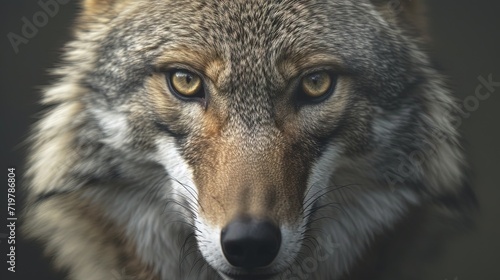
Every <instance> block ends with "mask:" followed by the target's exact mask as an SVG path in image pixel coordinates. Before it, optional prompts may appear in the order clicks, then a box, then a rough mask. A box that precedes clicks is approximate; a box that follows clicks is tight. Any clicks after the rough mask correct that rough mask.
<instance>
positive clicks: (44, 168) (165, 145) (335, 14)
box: [27, 0, 464, 279]
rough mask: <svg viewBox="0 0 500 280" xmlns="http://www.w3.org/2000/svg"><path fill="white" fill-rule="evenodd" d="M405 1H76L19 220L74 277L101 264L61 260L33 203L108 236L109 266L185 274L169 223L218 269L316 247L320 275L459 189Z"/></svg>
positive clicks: (100, 273)
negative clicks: (101, 224)
mask: <svg viewBox="0 0 500 280" xmlns="http://www.w3.org/2000/svg"><path fill="white" fill-rule="evenodd" d="M415 2H416V1H412V2H411V4H410V3H406V1H404V3H401V7H399V8H398V9H395V8H394V5H392V4H393V3H392V2H391V1H348V0H332V1H298V0H291V1H273V2H268V1H190V2H186V3H178V2H175V1H167V0H157V1H153V0H150V1H146V0H144V1H126V0H116V1H111V0H107V1H106V0H87V1H84V2H83V12H82V15H81V17H80V19H79V21H78V24H77V27H76V32H75V40H74V41H73V42H72V43H70V44H69V45H68V52H67V53H68V54H67V58H66V60H65V62H66V64H65V65H64V66H63V67H61V69H62V70H59V71H57V74H60V75H62V79H61V81H60V82H59V83H58V84H56V85H55V86H54V87H53V88H51V89H50V90H49V91H48V92H47V94H46V95H45V102H46V103H50V104H56V107H55V109H53V110H52V111H51V112H49V113H48V115H47V117H46V118H45V119H44V120H42V121H41V123H40V124H39V126H38V130H37V132H36V133H35V137H34V139H35V145H34V148H33V152H32V157H31V172H30V176H31V179H32V187H31V189H30V192H31V194H32V197H33V206H32V207H31V209H32V210H31V212H29V213H32V214H30V215H33V216H35V217H37V218H38V220H37V221H34V219H35V218H33V221H32V222H31V223H32V225H30V226H29V230H27V231H29V232H30V234H31V235H32V236H36V237H38V238H41V239H44V240H48V241H47V242H48V243H49V245H48V248H49V250H53V251H55V252H56V253H58V252H59V253H58V256H60V257H59V258H57V259H56V262H58V263H59V265H61V266H65V267H69V268H70V271H72V272H71V273H72V274H71V275H72V277H73V278H75V279H76V278H82V279H83V278H85V279H90V278H89V276H88V275H89V274H88V273H89V272H88V271H90V270H92V268H93V269H94V270H93V272H92V273H93V274H92V275H94V276H93V277H94V278H95V279H101V278H100V277H103V279H106V278H105V277H106V275H108V274H107V273H109V272H108V267H107V266H104V265H103V264H102V263H101V264H95V263H91V264H88V265H87V267H86V266H85V265H82V264H79V266H77V265H74V264H73V262H72V261H71V258H67V257H66V258H63V257H62V256H68V255H69V256H71V255H72V253H71V252H67V253H66V255H65V254H62V253H60V251H61V250H62V249H61V248H60V247H61V246H62V245H61V246H60V244H62V243H65V242H66V243H67V242H68V241H67V239H65V238H66V237H65V236H64V234H63V233H61V234H60V236H59V235H58V236H57V237H53V236H52V237H49V236H48V234H47V233H46V232H47V231H49V229H50V224H51V223H55V221H53V218H52V217H51V216H50V215H51V214H47V213H42V211H41V210H40V209H39V208H42V207H49V209H50V208H51V207H52V208H57V209H61V207H64V206H56V205H54V204H49V205H52V206H47V203H50V201H51V200H53V199H56V200H57V199H61V200H65V201H68V200H71V199H73V200H77V201H79V205H81V206H79V207H77V208H78V209H79V210H74V209H73V210H72V211H77V213H76V214H75V215H77V216H79V217H85V218H84V220H85V223H86V225H88V227H90V228H93V227H97V226H96V225H95V224H96V223H95V222H92V221H91V217H89V213H90V212H89V210H88V208H92V209H99V214H98V216H99V220H104V221H106V223H107V224H110V225H111V226H112V227H113V228H115V229H116V231H117V232H119V235H120V236H121V238H122V239H121V240H123V244H128V245H127V246H129V248H130V250H127V251H126V252H124V251H123V250H120V249H116V248H115V249H113V250H112V251H113V253H109V256H108V255H107V256H108V257H107V258H109V262H108V263H109V271H111V270H112V269H113V268H114V267H121V266H122V267H126V268H127V269H130V270H132V268H130V267H129V263H130V262H127V264H124V263H123V262H119V261H117V259H119V256H122V255H124V254H125V255H127V256H129V258H133V259H134V260H136V261H135V263H139V265H136V266H135V267H137V266H139V267H141V266H143V267H148V269H146V270H147V271H148V275H153V276H151V277H158V278H160V279H172V277H174V278H177V277H179V278H181V277H182V279H184V278H188V277H189V276H186V275H184V276H179V275H181V272H182V271H179V270H183V269H182V268H181V265H178V264H179V262H180V260H179V251H182V250H183V249H182V248H180V245H178V244H177V243H176V242H175V241H174V240H173V239H174V238H176V237H177V236H179V234H181V235H183V236H189V235H191V236H194V241H193V240H191V241H188V238H186V242H194V244H195V246H196V248H197V250H199V253H200V255H201V257H202V262H203V263H206V264H208V265H209V267H210V268H209V270H213V271H215V272H217V274H218V275H220V276H221V277H223V278H224V279H271V278H273V277H277V278H278V277H285V279H291V278H293V275H290V274H289V275H288V276H286V275H287V273H291V269H290V268H291V267H293V266H294V265H298V264H299V263H300V262H301V260H304V258H305V257H308V256H311V257H316V258H317V256H314V252H315V250H314V249H312V248H316V247H318V246H319V247H321V246H325V247H327V248H328V250H327V251H328V254H322V257H321V259H322V261H321V263H319V265H318V266H317V267H316V268H315V269H314V270H313V271H311V272H310V273H309V274H308V275H306V278H307V277H310V278H314V279H327V278H328V279H337V278H338V277H340V276H341V275H343V274H344V273H345V272H346V271H349V270H350V268H351V267H352V266H353V264H354V262H355V261H356V260H358V259H359V258H360V257H361V256H362V255H363V252H364V250H365V248H366V247H367V246H368V245H369V242H370V240H371V239H372V238H373V237H374V236H376V235H378V234H381V233H382V232H383V231H384V230H387V229H388V228H390V227H392V226H393V225H394V224H395V223H397V222H398V221H400V220H401V219H402V218H403V217H405V215H406V214H407V213H408V212H410V210H411V209H414V208H418V207H421V206H423V205H427V204H428V203H430V201H432V200H433V198H435V197H440V196H443V195H449V194H456V193H460V192H461V191H462V189H463V187H462V186H463V181H464V176H463V175H462V162H463V159H462V153H461V151H460V149H459V146H458V144H457V134H456V131H455V129H454V127H453V125H452V122H453V118H452V117H453V115H452V112H453V110H454V107H453V106H454V105H453V102H452V100H451V98H450V95H449V93H448V91H447V90H446V89H445V88H444V86H443V85H442V82H441V78H440V76H439V74H437V72H436V71H435V70H434V69H433V67H432V65H431V64H430V63H429V59H428V57H427V55H426V54H425V53H424V52H423V51H422V44H423V43H422V42H423V41H424V35H422V33H421V30H420V29H419V26H420V24H419V22H418V21H417V18H418V16H417V14H418V4H416V3H415ZM47 151H56V155H53V154H50V153H49V152H47ZM408 158H410V159H414V158H416V159H417V160H413V161H411V162H412V164H410V165H407V166H405V167H407V168H406V169H405V171H406V172H404V173H402V171H401V163H402V161H404V160H406V159H408ZM54 160H55V161H56V163H58V164H59V165H58V168H56V169H51V168H50V167H51V165H50V164H49V163H47V162H48V161H54ZM61 163H63V164H62V165H61ZM61 166H62V167H61ZM82 201H83V202H82ZM54 211H56V210H54ZM48 212H50V211H48ZM54 215H55V214H54ZM42 221H45V223H46V224H45V225H43V226H42V225H41V223H42ZM172 222H174V223H175V222H180V223H177V225H174V223H172ZM179 224H180V225H179ZM186 225H187V226H186ZM36 227H38V228H36ZM35 228H36V229H35ZM110 238H112V237H110ZM318 240H319V241H321V244H320V242H318ZM70 242H71V244H90V243H91V242H93V241H91V240H89V238H85V237H81V238H77V239H74V240H71V241H70ZM103 242H106V241H103ZM120 244H121V243H120ZM75 246H80V245H75ZM117 247H120V246H117ZM113 248H114V247H113ZM64 250H67V249H64ZM64 250H63V251H64ZM107 254H108V253H107ZM196 254H197V253H196V252H195V254H194V255H192V256H191V257H190V258H192V259H194V260H196V258H195V257H196V256H195V255H196ZM181 255H182V254H181ZM130 256H132V257H130ZM187 258H188V259H190V258H189V257H187ZM96 267H98V268H99V269H97V270H96V269H95V268H96ZM85 269H86V270H85ZM139 270H140V269H139ZM146 270H141V271H146ZM96 271H97V272H96ZM173 275H177V276H173ZM191 276H193V275H191ZM91 278H92V277H91Z"/></svg>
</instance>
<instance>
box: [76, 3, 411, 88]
mask: <svg viewBox="0 0 500 280" xmlns="http://www.w3.org/2000/svg"><path fill="white" fill-rule="evenodd" d="M96 2H100V1H96ZM111 2H113V1H111ZM118 2H120V1H118ZM127 2H128V5H126V6H120V7H116V8H115V10H114V12H113V13H111V12H110V13H108V14H104V15H103V14H96V15H87V16H95V17H100V18H102V17H107V18H108V20H107V21H105V23H106V24H105V26H104V27H102V26H101V27H99V28H97V27H96V26H95V25H92V26H91V27H88V26H84V27H83V28H82V29H83V30H91V32H90V33H94V34H95V33H99V35H100V36H95V37H97V38H98V39H99V38H100V44H99V47H98V48H97V49H96V51H95V53H96V55H95V56H96V65H97V67H96V68H94V69H92V70H91V71H92V72H91V73H89V75H88V76H87V80H86V82H88V84H90V85H92V86H93V87H95V89H97V90H99V91H103V92H106V93H108V94H110V93H113V92H114V93H120V94H124V93H126V92H134V91H135V90H136V88H137V87H138V86H140V85H141V84H142V81H143V80H144V78H145V76H146V75H147V74H148V73H147V71H145V67H147V66H155V65H156V64H157V63H158V59H159V57H161V56H162V55H165V53H168V52H171V51H172V50H179V49H182V50H183V51H184V52H190V51H196V52H198V53H199V54H200V56H199V57H201V58H202V59H200V62H201V63H205V64H206V63H208V61H209V59H210V58H217V59H220V60H221V61H222V62H223V63H224V64H225V67H226V68H229V69H230V73H231V75H229V77H228V79H227V80H226V82H227V84H229V85H232V86H236V85H240V86H241V87H242V88H247V87H248V86H249V85H250V86H256V85H265V84H267V85H277V84H279V81H280V75H279V74H280V73H279V69H278V63H277V62H279V61H283V60H285V61H289V62H294V63H296V64H297V63H298V62H299V61H300V59H301V58H303V59H302V61H304V58H305V60H307V57H312V55H313V54H324V55H331V57H332V58H335V60H336V61H337V62H340V63H339V64H341V67H342V70H344V71H346V72H350V73H354V74H359V76H362V77H363V79H365V80H372V81H376V82H370V81H368V82H369V83H370V84H371V86H372V87H374V86H377V87H379V88H378V89H375V88H373V90H374V91H375V92H376V91H384V92H390V91H394V92H397V91H400V90H401V89H402V88H403V87H404V85H403V84H404V83H405V82H407V80H408V77H410V76H411V73H408V75H407V76H405V77H403V76H402V75H403V73H407V72H408V71H403V70H404V69H408V68H409V67H408V64H409V63H410V61H409V59H408V57H409V55H408V50H407V47H406V46H405V45H404V43H403V42H404V41H405V40H402V39H401V38H400V37H401V36H402V35H400V34H399V32H398V31H397V30H395V28H392V27H391V26H389V25H388V24H387V23H386V22H384V21H383V20H382V18H381V17H380V16H378V14H377V13H376V12H375V11H374V8H373V6H372V5H371V4H370V3H369V1H356V2H357V3H354V2H353V1H348V0H338V1H297V0H294V1H272V2H268V1H199V2H198V1H189V2H184V3H182V4H179V3H178V2H175V1H127ZM358 2H359V3H358ZM95 5H98V4H95ZM92 28H94V29H99V30H98V31H92ZM353 30H356V31H355V33H354V32H353ZM92 35H93V34H92ZM92 35H90V36H92ZM93 39H94V38H93ZM94 40H95V39H94ZM203 57H204V58H205V60H206V61H203ZM183 58H184V57H183V55H179V60H180V61H179V62H183V61H182V59H183ZM300 70H302V69H297V71H300ZM381 73H383V75H382V74H381ZM281 74H283V73H281ZM286 74H290V73H286Z"/></svg>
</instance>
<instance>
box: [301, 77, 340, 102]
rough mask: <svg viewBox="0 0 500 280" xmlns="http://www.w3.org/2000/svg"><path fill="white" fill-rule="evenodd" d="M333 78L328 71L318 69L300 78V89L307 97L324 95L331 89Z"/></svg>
mask: <svg viewBox="0 0 500 280" xmlns="http://www.w3.org/2000/svg"><path fill="white" fill-rule="evenodd" d="M333 83H334V81H333V79H332V76H331V74H330V73H328V72H326V71H319V72H314V73H312V74H309V75H307V76H305V77H304V78H302V83H301V86H302V91H303V93H304V95H306V96H307V97H309V98H319V97H322V96H325V95H326V94H328V93H330V92H331V91H332V90H333V88H332V87H333Z"/></svg>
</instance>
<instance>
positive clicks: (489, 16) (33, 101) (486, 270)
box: [0, 0, 500, 280]
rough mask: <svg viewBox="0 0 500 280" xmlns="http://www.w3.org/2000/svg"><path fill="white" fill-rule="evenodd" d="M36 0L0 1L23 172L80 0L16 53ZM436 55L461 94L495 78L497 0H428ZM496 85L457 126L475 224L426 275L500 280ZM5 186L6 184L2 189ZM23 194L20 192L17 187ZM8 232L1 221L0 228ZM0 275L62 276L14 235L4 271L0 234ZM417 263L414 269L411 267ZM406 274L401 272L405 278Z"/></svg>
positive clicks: (8, 158)
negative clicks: (12, 39) (14, 38)
mask: <svg viewBox="0 0 500 280" xmlns="http://www.w3.org/2000/svg"><path fill="white" fill-rule="evenodd" d="M37 2H38V1H19V0H16V1H14V0H10V1H8V0H5V1H2V2H1V4H0V9H1V11H0V12H1V15H0V18H1V21H2V23H1V26H0V28H1V32H0V48H1V51H0V55H1V66H2V67H1V72H0V80H1V84H0V85H1V88H0V92H1V94H2V95H1V110H0V113H1V115H2V122H1V123H0V124H1V131H2V137H1V142H0V155H1V158H2V167H3V168H4V169H3V170H4V171H3V172H4V175H2V178H4V179H5V182H6V178H7V171H6V168H7V167H12V166H14V167H16V168H17V173H18V178H19V177H20V175H21V174H22V173H23V171H24V169H23V158H24V154H25V150H26V148H25V146H24V145H22V144H21V142H22V141H23V140H24V139H25V138H26V135H27V132H28V127H29V125H30V124H31V123H33V121H34V120H35V119H36V118H37V112H38V111H39V110H40V107H39V106H38V105H37V101H38V99H39V97H40V90H39V88H40V86H43V85H48V84H50V78H49V75H47V69H49V68H50V67H52V66H54V64H55V63H56V62H57V61H58V58H59V56H60V53H61V47H62V46H63V44H64V42H65V41H66V40H67V38H68V36H69V35H70V34H71V32H70V27H71V23H72V22H73V18H74V14H75V12H76V10H77V9H76V7H75V6H76V5H75V3H76V2H77V1H70V3H69V4H66V5H62V6H61V10H60V11H59V13H58V14H57V15H55V16H54V17H52V18H50V19H49V21H48V23H47V25H46V26H44V27H42V28H40V29H39V31H38V33H37V34H36V36H35V37H34V38H32V39H30V40H29V42H28V43H27V44H25V45H20V47H19V53H18V54H16V53H15V52H14V50H13V48H12V46H11V45H10V43H9V40H8V39H7V34H8V33H9V32H14V33H17V34H20V32H21V27H22V25H23V23H22V21H21V18H22V17H27V18H29V19H31V18H32V17H33V14H34V13H35V12H37V11H40V10H41V8H40V7H39V6H38V4H37ZM427 2H429V3H428V7H429V10H428V15H429V18H430V26H431V37H432V39H433V49H434V56H435V58H436V60H437V61H438V62H439V64H440V65H441V67H442V68H443V71H444V72H445V73H446V74H447V75H448V76H449V84H450V86H451V87H452V88H453V89H454V91H455V92H456V96H457V98H458V99H459V100H465V99H466V98H467V97H468V96H473V95H474V92H475V89H476V87H477V86H478V85H479V81H478V77H479V76H483V77H485V78H487V77H488V75H490V74H491V75H492V76H493V80H495V81H499V82H500V67H499V65H500V59H499V58H500V55H499V53H498V52H499V51H500V14H499V13H500V1H487V0H477V1H466V0H441V1H427ZM499 105H500V87H499V88H496V89H495V92H493V93H492V94H491V96H490V97H489V98H488V99H487V100H485V101H481V102H480V103H479V107H478V108H477V110H475V111H473V112H470V116H469V117H467V118H464V119H463V125H462V126H461V127H460V128H461V130H462V132H463V135H464V138H465V139H466V144H465V145H466V149H467V151H468V155H469V160H470V163H471V165H472V167H473V171H474V179H473V182H474V187H475V188H476V190H477V194H478V199H479V202H480V205H481V212H480V215H479V216H478V218H477V228H476V229H475V230H473V231H471V232H469V233H466V234H464V235H462V236H460V237H453V238H450V240H449V241H448V242H447V243H446V244H444V246H443V247H444V249H445V251H444V255H443V257H441V258H440V259H439V261H438V262H437V263H436V264H435V268H434V270H433V271H431V272H429V274H428V276H427V277H426V279H429V280H444V279H448V280H466V279H470V280H478V279H481V280H482V279H484V280H486V279H488V280H490V279H491V280H493V279H500V217H499V216H500V186H499V181H500V180H499V179H500V149H499V147H498V145H499V143H500V129H499V124H498V120H499V117H500V113H499V109H500V106H499ZM4 187H6V186H5V185H3V187H2V188H4ZM0 193H1V202H0V203H1V204H0V205H2V206H1V208H0V225H3V224H4V223H5V217H6V214H7V213H6V212H7V211H6V206H4V205H5V204H6V194H7V192H6V190H1V188H0ZM17 195H18V197H22V193H19V192H18V193H17ZM1 233H7V229H6V228H5V226H1V227H0V234H1ZM0 241H1V244H0V260H1V261H0V263H1V264H0V275H1V276H2V277H1V279H59V278H57V276H56V275H53V274H50V272H49V269H48V268H47V267H48V265H47V262H46V261H45V260H42V259H40V255H41V254H40V252H39V250H38V249H37V248H36V247H35V246H34V245H33V244H32V243H26V242H24V241H22V240H21V239H20V236H19V235H18V244H17V252H16V253H17V263H16V270H17V272H16V274H12V273H9V272H7V264H6V262H5V260H6V254H7V248H6V246H5V245H6V240H5V239H0ZM416 269H417V268H416ZM402 280H404V279H402Z"/></svg>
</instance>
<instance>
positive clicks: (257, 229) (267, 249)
mask: <svg viewBox="0 0 500 280" xmlns="http://www.w3.org/2000/svg"><path fill="white" fill-rule="evenodd" d="M221 244H222V251H223V252H224V256H226V259H227V261H228V262H229V263H230V264H231V265H233V266H235V267H239V268H245V269H250V268H257V267H264V266H267V265H269V264H271V262H272V261H273V260H274V258H276V256H277V255H278V251H279V249H280V245H281V232H280V229H279V227H278V226H276V225H275V224H274V223H272V222H270V221H267V220H258V219H253V218H248V217H245V218H238V219H235V220H233V221H232V222H230V223H229V224H228V225H227V226H226V227H225V228H224V229H222V234H221Z"/></svg>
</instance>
